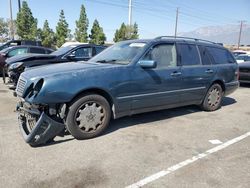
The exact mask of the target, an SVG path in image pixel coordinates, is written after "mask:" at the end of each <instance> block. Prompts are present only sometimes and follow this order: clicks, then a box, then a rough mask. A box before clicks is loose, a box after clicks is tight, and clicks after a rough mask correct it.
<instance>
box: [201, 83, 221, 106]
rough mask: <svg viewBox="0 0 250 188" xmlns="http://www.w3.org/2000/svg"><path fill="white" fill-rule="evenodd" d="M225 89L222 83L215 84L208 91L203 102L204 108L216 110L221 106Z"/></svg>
mask: <svg viewBox="0 0 250 188" xmlns="http://www.w3.org/2000/svg"><path fill="white" fill-rule="evenodd" d="M222 97H223V90H222V88H221V85H220V84H213V85H212V86H211V87H210V88H209V89H208V91H207V94H206V97H205V99H204V100H203V102H202V105H201V107H202V109H203V110H205V111H215V110H217V109H219V108H220V107H221V100H222Z"/></svg>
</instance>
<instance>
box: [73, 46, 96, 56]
mask: <svg viewBox="0 0 250 188" xmlns="http://www.w3.org/2000/svg"><path fill="white" fill-rule="evenodd" d="M71 54H73V55H75V58H90V57H92V48H78V49H77V50H75V51H73V52H72V53H71Z"/></svg>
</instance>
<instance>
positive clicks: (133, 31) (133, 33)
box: [130, 22, 139, 39]
mask: <svg viewBox="0 0 250 188" xmlns="http://www.w3.org/2000/svg"><path fill="white" fill-rule="evenodd" d="M130 32H131V36H130V39H138V38H139V34H138V24H137V23H136V22H135V23H134V25H133V26H132V29H131V31H130Z"/></svg>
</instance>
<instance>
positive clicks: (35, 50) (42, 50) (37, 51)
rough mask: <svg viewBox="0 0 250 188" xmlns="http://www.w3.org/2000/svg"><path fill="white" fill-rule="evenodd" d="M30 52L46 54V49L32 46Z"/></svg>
mask: <svg viewBox="0 0 250 188" xmlns="http://www.w3.org/2000/svg"><path fill="white" fill-rule="evenodd" d="M30 53H34V54H44V53H45V51H44V49H41V48H30Z"/></svg>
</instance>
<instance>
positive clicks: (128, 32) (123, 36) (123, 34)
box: [113, 23, 139, 42]
mask: <svg viewBox="0 0 250 188" xmlns="http://www.w3.org/2000/svg"><path fill="white" fill-rule="evenodd" d="M138 37H139V35H138V25H137V23H134V25H133V26H129V25H125V24H124V23H122V24H121V27H120V28H119V29H117V30H116V32H115V37H114V39H113V40H114V42H119V41H123V40H130V39H137V38H138Z"/></svg>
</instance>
